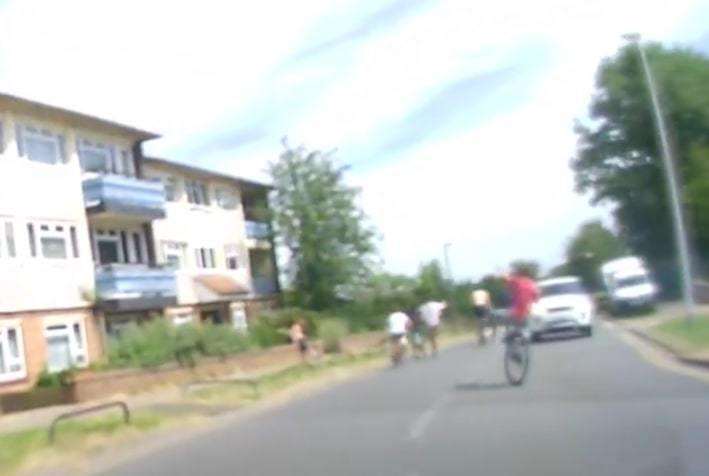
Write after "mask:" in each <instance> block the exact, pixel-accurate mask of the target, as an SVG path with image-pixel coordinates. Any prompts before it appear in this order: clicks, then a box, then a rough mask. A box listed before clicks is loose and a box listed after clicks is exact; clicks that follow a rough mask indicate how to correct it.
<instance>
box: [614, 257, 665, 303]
mask: <svg viewBox="0 0 709 476" xmlns="http://www.w3.org/2000/svg"><path fill="white" fill-rule="evenodd" d="M601 275H602V277H603V283H604V284H605V287H606V291H607V292H608V298H609V300H610V304H611V310H612V311H614V312H622V311H625V310H631V309H634V308H643V307H652V306H653V305H654V304H655V301H656V300H657V293H658V288H657V285H656V284H655V283H654V282H653V281H652V278H651V276H650V272H649V270H648V268H647V266H646V265H645V262H644V261H643V260H642V258H639V257H637V256H625V257H623V258H618V259H614V260H612V261H608V262H607V263H605V264H603V266H601Z"/></svg>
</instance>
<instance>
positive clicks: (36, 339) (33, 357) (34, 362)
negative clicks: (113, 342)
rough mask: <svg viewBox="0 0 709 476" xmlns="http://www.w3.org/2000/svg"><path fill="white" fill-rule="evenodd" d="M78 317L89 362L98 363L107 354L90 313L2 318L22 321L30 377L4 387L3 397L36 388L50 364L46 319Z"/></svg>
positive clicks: (1, 388)
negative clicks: (42, 373) (81, 322)
mask: <svg viewBox="0 0 709 476" xmlns="http://www.w3.org/2000/svg"><path fill="white" fill-rule="evenodd" d="M57 316H59V317H64V316H66V317H76V318H79V319H81V320H82V321H83V322H84V330H85V332H86V340H87V346H88V351H89V352H88V354H89V355H88V357H89V362H93V361H95V360H97V359H98V358H99V357H100V356H101V354H102V352H103V341H102V338H101V333H100V328H99V325H98V321H97V320H96V318H94V316H93V314H92V312H91V310H89V309H71V310H57V311H39V312H24V313H13V314H3V315H0V319H12V320H17V319H19V320H20V323H21V327H22V337H23V341H24V348H25V365H26V369H27V377H26V378H24V379H22V380H17V381H14V382H7V383H4V384H0V394H2V393H13V392H20V391H24V390H28V389H30V388H32V387H33V386H34V384H35V382H36V380H37V377H38V376H39V374H40V373H41V372H42V370H43V369H44V367H45V365H46V361H47V345H46V340H45V338H44V319H45V318H48V317H57Z"/></svg>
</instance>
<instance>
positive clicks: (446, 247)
mask: <svg viewBox="0 0 709 476" xmlns="http://www.w3.org/2000/svg"><path fill="white" fill-rule="evenodd" d="M450 247H451V244H450V243H444V244H443V261H444V264H445V266H446V277H447V278H448V280H450V281H453V272H452V271H451V262H450V259H449V257H448V250H449V249H450Z"/></svg>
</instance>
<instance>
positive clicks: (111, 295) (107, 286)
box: [96, 265, 177, 312]
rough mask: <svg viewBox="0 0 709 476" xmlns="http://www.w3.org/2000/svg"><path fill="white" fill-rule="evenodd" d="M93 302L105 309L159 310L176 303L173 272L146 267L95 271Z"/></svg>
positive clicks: (116, 310) (97, 269) (132, 266)
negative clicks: (94, 297)
mask: <svg viewBox="0 0 709 476" xmlns="http://www.w3.org/2000/svg"><path fill="white" fill-rule="evenodd" d="M96 302H97V304H98V306H99V307H100V308H102V309H104V310H107V311H112V312H118V311H138V310H148V309H161V308H163V307H165V306H173V305H175V304H176V302H177V281H176V279H175V271H174V270H172V269H170V268H150V267H148V266H145V265H107V266H99V267H98V268H96Z"/></svg>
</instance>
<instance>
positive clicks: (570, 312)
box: [530, 276, 594, 340]
mask: <svg viewBox="0 0 709 476" xmlns="http://www.w3.org/2000/svg"><path fill="white" fill-rule="evenodd" d="M538 285H539V291H540V293H541V298H540V299H539V301H537V302H536V303H535V305H534V307H533V308H532V316H531V321H530V330H531V333H532V339H534V340H537V339H539V338H540V337H541V336H542V335H544V334H551V333H554V332H565V331H577V332H580V333H581V334H583V335H586V336H591V335H592V334H593V315H594V306H593V299H591V296H590V295H589V294H588V293H587V292H586V290H585V289H584V288H583V285H582V284H581V280H580V279H579V278H577V277H575V276H565V277H561V278H553V279H546V280H544V281H540V282H539V283H538Z"/></svg>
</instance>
